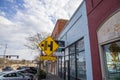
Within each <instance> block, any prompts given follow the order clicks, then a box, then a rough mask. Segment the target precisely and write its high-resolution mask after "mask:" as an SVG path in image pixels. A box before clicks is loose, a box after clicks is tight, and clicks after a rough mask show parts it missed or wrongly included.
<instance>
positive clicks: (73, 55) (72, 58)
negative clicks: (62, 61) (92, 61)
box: [69, 44, 76, 80]
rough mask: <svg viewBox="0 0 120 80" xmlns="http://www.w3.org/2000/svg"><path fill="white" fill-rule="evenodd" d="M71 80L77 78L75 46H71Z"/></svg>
mask: <svg viewBox="0 0 120 80" xmlns="http://www.w3.org/2000/svg"><path fill="white" fill-rule="evenodd" d="M69 51H70V55H69V57H70V80H75V78H76V68H75V44H74V45H72V46H70V48H69Z"/></svg>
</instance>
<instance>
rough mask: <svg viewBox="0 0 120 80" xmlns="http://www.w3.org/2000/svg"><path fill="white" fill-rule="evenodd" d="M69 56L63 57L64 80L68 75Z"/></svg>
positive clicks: (66, 79)
mask: <svg viewBox="0 0 120 80" xmlns="http://www.w3.org/2000/svg"><path fill="white" fill-rule="evenodd" d="M68 67H69V56H68V55H67V56H65V80H68V74H69V69H68Z"/></svg>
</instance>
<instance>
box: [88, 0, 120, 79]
mask: <svg viewBox="0 0 120 80" xmlns="http://www.w3.org/2000/svg"><path fill="white" fill-rule="evenodd" d="M86 6H87V16H88V30H89V37H90V51H91V59H92V72H93V73H92V75H93V80H120V77H119V76H120V60H119V59H120V0H86Z"/></svg>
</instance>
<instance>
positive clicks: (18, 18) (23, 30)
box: [0, 0, 82, 60]
mask: <svg viewBox="0 0 120 80" xmlns="http://www.w3.org/2000/svg"><path fill="white" fill-rule="evenodd" d="M81 1H82V0H59V1H58V0H0V55H3V54H4V51H5V46H6V45H7V48H6V52H5V54H6V55H7V54H8V55H9V54H10V55H19V59H27V60H32V59H34V57H35V56H36V55H38V52H35V51H33V50H30V49H28V48H27V47H25V46H24V45H25V44H26V43H27V41H26V38H27V37H29V36H32V35H35V34H36V33H41V32H47V33H52V31H53V29H54V27H55V23H56V21H57V19H68V20H69V19H70V18H71V16H72V15H73V14H74V12H75V11H76V9H77V8H78V6H79V5H80V3H81ZM28 44H29V43H28Z"/></svg>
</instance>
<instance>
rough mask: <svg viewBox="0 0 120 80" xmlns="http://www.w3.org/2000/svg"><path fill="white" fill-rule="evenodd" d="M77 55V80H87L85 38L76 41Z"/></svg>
mask: <svg viewBox="0 0 120 80" xmlns="http://www.w3.org/2000/svg"><path fill="white" fill-rule="evenodd" d="M76 57H77V80H86V61H85V48H84V40H83V39H82V40H80V41H78V42H77V43H76Z"/></svg>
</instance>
